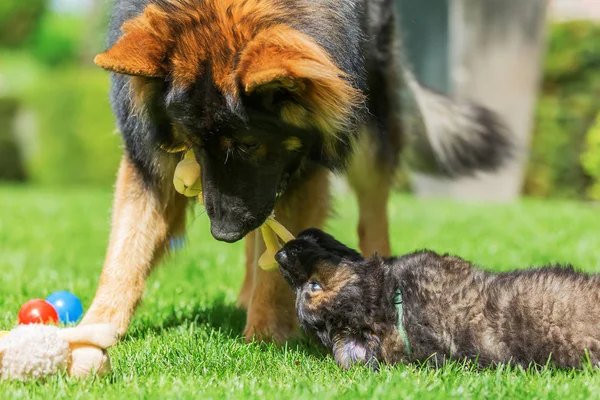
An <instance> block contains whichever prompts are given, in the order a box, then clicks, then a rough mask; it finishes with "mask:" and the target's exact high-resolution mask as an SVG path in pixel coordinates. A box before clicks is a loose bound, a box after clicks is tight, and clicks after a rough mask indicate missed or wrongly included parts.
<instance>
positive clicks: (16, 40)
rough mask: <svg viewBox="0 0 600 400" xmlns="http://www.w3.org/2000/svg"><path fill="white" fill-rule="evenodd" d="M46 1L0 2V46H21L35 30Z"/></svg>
mask: <svg viewBox="0 0 600 400" xmlns="http://www.w3.org/2000/svg"><path fill="white" fill-rule="evenodd" d="M47 3H48V1H47V0H2V1H0V46H2V47H16V46H20V45H22V44H23V43H24V42H25V41H27V39H29V37H30V35H31V34H32V33H33V31H34V30H35V29H36V27H37V24H38V21H39V19H40V18H41V17H42V15H43V14H44V12H45V11H46V7H47Z"/></svg>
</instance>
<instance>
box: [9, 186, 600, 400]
mask: <svg viewBox="0 0 600 400" xmlns="http://www.w3.org/2000/svg"><path fill="white" fill-rule="evenodd" d="M110 203H111V192H110V190H102V189H61V190H57V189H41V188H31V187H7V186H0V271H1V275H0V329H9V328H10V327H12V326H13V324H14V321H15V318H16V315H17V312H18V310H19V307H20V305H21V304H22V303H24V302H25V301H26V300H29V299H31V298H35V297H45V296H47V295H48V294H49V293H51V292H53V291H56V290H63V289H65V290H70V291H73V292H75V293H76V294H78V295H79V296H80V298H81V299H82V301H83V303H84V306H88V305H89V304H90V302H91V300H92V297H93V295H94V292H95V289H96V284H97V282H98V277H99V273H100V269H101V265H102V261H103V256H104V251H105V246H106V241H107V237H108V232H109V217H110ZM336 215H337V216H334V217H333V218H332V219H331V221H330V223H329V226H328V229H329V230H330V231H331V232H332V233H333V234H335V235H337V236H338V237H339V238H340V239H342V240H343V241H346V242H347V243H348V244H350V245H353V246H354V245H355V244H356V242H357V238H356V236H355V234H354V232H355V229H354V224H355V221H356V206H355V205H354V203H353V202H351V201H346V202H342V201H340V200H338V201H337V206H336ZM342 216H343V218H342ZM390 217H391V233H392V240H393V248H394V251H395V252H396V253H402V252H408V251H411V250H414V249H419V248H423V247H429V248H432V249H434V250H437V251H441V252H452V253H456V254H459V255H461V256H463V257H466V258H469V259H471V260H473V261H475V262H477V263H479V264H481V265H484V266H486V267H487V268H490V269H493V270H508V269H513V268H518V267H525V266H527V265H532V264H544V263H549V262H571V263H573V264H574V265H576V266H577V267H579V268H581V269H584V270H586V271H600V207H598V206H594V205H586V204H582V203H569V202H542V201H535V200H524V201H522V202H519V203H517V204H512V205H473V204H471V205H469V204H458V203H453V202H448V201H432V200H428V201H423V200H420V201H419V200H416V199H414V198H411V197H407V196H402V195H397V196H394V198H393V200H392V202H391V204H390ZM192 220H193V221H191V223H190V229H189V237H188V241H187V246H186V247H185V248H184V249H182V250H180V251H178V252H177V253H175V254H174V255H173V256H172V257H170V258H169V259H168V260H166V261H165V262H164V263H163V265H162V267H161V268H160V269H158V270H157V271H156V273H155V274H154V275H153V276H152V278H151V279H150V281H149V282H148V285H147V291H146V294H145V297H144V303H143V305H142V306H141V308H140V309H139V311H138V313H137V314H136V316H135V318H134V320H133V323H132V326H131V329H130V331H129V334H128V335H127V336H126V337H125V338H124V339H123V341H122V342H120V343H119V344H118V345H117V346H116V347H115V348H114V349H112V350H111V352H110V354H111V357H112V362H113V372H112V374H111V375H110V376H109V377H107V378H105V379H99V380H88V381H83V382H82V381H75V380H69V379H67V378H60V377H59V378H51V379H48V380H47V381H46V382H45V383H42V382H35V383H30V384H21V383H0V398H2V399H11V398H34V397H40V398H69V399H79V398H99V397H103V398H110V399H116V398H123V399H135V398H155V399H164V398H203V399H204V398H257V399H271V398H294V399H295V398H315V397H318V398H332V397H335V398H338V397H339V398H356V397H361V398H363V397H367V398H419V399H442V398H482V397H507V398H538V399H543V398H569V399H575V398H585V399H588V398H594V397H600V377H599V376H598V373H597V371H595V370H592V369H587V370H584V371H562V370H555V369H551V368H548V369H542V370H539V371H523V370H519V369H514V368H513V369H510V368H499V369H490V370H484V371H477V370H475V369H473V368H472V367H470V366H464V365H460V364H453V365H449V366H446V367H444V368H441V369H438V370H436V369H432V368H425V367H419V366H398V367H395V368H388V369H384V370H383V371H381V372H379V373H373V372H371V371H369V370H367V369H365V368H360V367H357V368H353V369H352V370H350V371H342V370H340V369H338V368H337V367H336V365H335V364H334V362H333V360H332V358H331V357H329V356H327V355H326V354H325V353H323V352H322V351H321V350H320V348H319V347H317V346H315V345H311V344H310V343H307V342H306V341H299V342H295V343H290V344H288V345H287V346H286V347H284V348H277V347H273V346H260V345H257V344H252V345H246V344H245V343H244V342H243V341H242V340H241V339H240V332H241V331H242V328H243V326H244V322H245V317H244V313H243V312H240V311H239V310H236V309H235V300H236V295H237V291H238V288H239V286H240V284H241V280H242V278H243V257H242V245H241V243H237V244H234V245H226V244H222V243H218V242H216V241H214V240H213V239H212V238H211V237H210V234H209V230H208V224H207V222H208V221H207V218H206V215H205V214H202V213H201V210H200V209H199V208H198V209H195V210H194V215H193V218H192Z"/></svg>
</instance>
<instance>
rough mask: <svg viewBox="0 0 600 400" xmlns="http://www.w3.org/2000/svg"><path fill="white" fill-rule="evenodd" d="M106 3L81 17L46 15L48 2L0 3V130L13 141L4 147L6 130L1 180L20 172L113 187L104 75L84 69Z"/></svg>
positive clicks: (49, 180)
mask: <svg viewBox="0 0 600 400" xmlns="http://www.w3.org/2000/svg"><path fill="white" fill-rule="evenodd" d="M109 4H110V1H108V2H100V1H97V2H95V3H93V5H92V7H91V9H90V10H89V12H88V14H89V15H83V14H76V13H72V12H51V11H49V10H48V9H46V7H45V5H46V0H26V1H24V0H0V33H2V40H0V119H1V120H0V124H1V125H2V126H15V127H16V129H15V132H16V133H17V135H16V137H17V138H18V140H16V141H15V140H12V141H9V139H10V138H9V139H7V138H8V137H9V136H11V137H12V138H13V139H14V137H15V135H14V134H13V133H12V132H8V131H10V130H5V131H6V132H8V133H9V134H10V135H7V134H5V136H6V137H0V159H1V160H2V162H0V179H7V178H8V177H9V175H10V176H12V175H15V174H20V175H22V174H23V173H24V172H25V173H26V175H27V177H28V178H29V179H30V180H31V181H32V182H35V183H39V184H53V185H62V184H101V185H108V184H112V183H114V179H115V175H116V170H117V168H118V165H119V159H120V157H121V154H122V150H121V146H120V138H119V136H118V135H116V134H115V133H114V132H115V127H114V117H113V115H112V112H111V110H110V105H109V101H108V75H107V74H106V73H105V72H104V71H102V70H100V69H99V68H95V67H89V66H90V65H91V59H92V58H93V55H94V54H95V53H96V52H97V51H100V50H101V47H102V46H103V45H102V43H103V38H104V30H105V27H106V25H107V15H108V13H107V9H108V8H107V7H108V5H109ZM33 15H35V18H33ZM19 19H22V20H23V21H22V22H23V24H25V22H27V33H26V34H25V33H22V32H25V29H24V28H21V25H19V23H18V22H19V21H18V20H19ZM23 26H25V25H23ZM5 31H9V33H10V35H8V36H6V35H4V33H5ZM17 32H18V33H19V35H18V38H17V35H15V34H16V33H17ZM21 33H22V34H21ZM5 37H8V38H10V40H9V41H6V40H4V38H5ZM8 99H10V101H9V100H8ZM9 103H10V105H11V107H10V108H9V107H8V106H7V107H4V109H6V112H2V111H3V109H2V107H1V106H2V104H9ZM16 110H18V113H17V112H16ZM9 111H10V112H9ZM11 119H12V121H11ZM17 143H18V146H19V147H20V148H16V146H17ZM17 150H20V151H17ZM17 156H18V160H17V159H16V157H17ZM9 159H12V161H11V162H10V164H8V161H9ZM17 161H18V162H17ZM23 165H24V169H25V171H23Z"/></svg>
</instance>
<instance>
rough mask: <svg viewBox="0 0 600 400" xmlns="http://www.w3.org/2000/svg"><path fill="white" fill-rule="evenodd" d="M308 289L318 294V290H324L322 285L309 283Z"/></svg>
mask: <svg viewBox="0 0 600 400" xmlns="http://www.w3.org/2000/svg"><path fill="white" fill-rule="evenodd" d="M308 287H309V288H310V290H311V291H313V292H316V291H317V290H323V288H322V287H321V285H320V284H319V283H318V282H309V283H308Z"/></svg>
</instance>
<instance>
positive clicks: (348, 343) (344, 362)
mask: <svg viewBox="0 0 600 400" xmlns="http://www.w3.org/2000/svg"><path fill="white" fill-rule="evenodd" d="M380 345H381V343H380V340H379V338H378V337H377V336H375V335H373V334H371V333H367V334H365V335H360V336H342V337H338V339H337V340H335V341H334V344H333V358H334V359H335V361H336V362H337V363H338V365H339V366H341V367H342V368H344V369H348V368H350V367H351V366H353V365H355V364H366V365H368V366H370V367H371V368H374V369H377V368H378V366H379V362H378V360H377V352H378V349H379V347H380Z"/></svg>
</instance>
